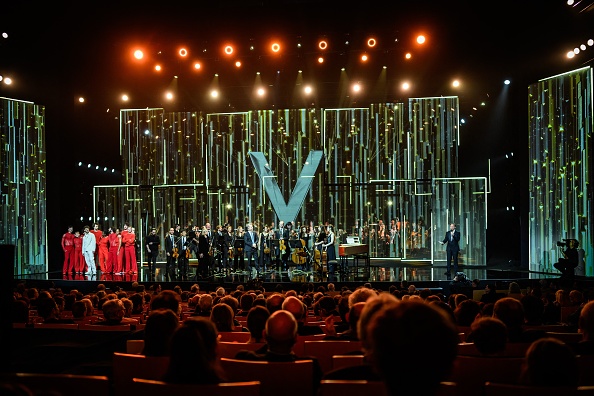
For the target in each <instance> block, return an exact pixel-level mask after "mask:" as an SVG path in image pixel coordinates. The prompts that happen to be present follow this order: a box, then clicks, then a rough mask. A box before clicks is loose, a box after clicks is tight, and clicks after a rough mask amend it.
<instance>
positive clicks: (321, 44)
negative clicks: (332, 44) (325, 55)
mask: <svg viewBox="0 0 594 396" xmlns="http://www.w3.org/2000/svg"><path fill="white" fill-rule="evenodd" d="M318 48H319V49H321V50H325V49H326V48H328V42H326V41H325V40H321V41H320V42H319V43H318Z"/></svg>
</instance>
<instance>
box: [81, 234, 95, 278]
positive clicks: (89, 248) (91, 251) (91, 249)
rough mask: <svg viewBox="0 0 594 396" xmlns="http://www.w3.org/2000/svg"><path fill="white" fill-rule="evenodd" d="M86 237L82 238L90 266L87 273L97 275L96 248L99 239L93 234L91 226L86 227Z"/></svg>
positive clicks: (85, 255)
mask: <svg viewBox="0 0 594 396" xmlns="http://www.w3.org/2000/svg"><path fill="white" fill-rule="evenodd" d="M84 233H85V235H84V237H83V240H82V253H83V256H84V257H85V261H86V262H87V266H88V267H89V269H88V272H87V273H86V274H87V275H91V276H93V275H95V250H96V248H97V239H96V238H95V235H93V234H91V232H90V230H89V226H85V228H84Z"/></svg>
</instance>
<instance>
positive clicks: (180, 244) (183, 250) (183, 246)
mask: <svg viewBox="0 0 594 396" xmlns="http://www.w3.org/2000/svg"><path fill="white" fill-rule="evenodd" d="M189 245H190V238H188V237H187V235H186V230H182V231H181V235H180V237H179V240H178V241H177V251H178V253H179V257H178V258H177V268H178V270H179V279H180V280H188V279H187V275H188V253H190V255H191V251H190V250H189V249H190V246H189Z"/></svg>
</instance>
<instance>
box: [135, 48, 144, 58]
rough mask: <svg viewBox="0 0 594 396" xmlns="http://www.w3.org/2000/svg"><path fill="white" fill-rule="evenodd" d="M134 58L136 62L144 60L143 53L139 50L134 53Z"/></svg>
mask: <svg viewBox="0 0 594 396" xmlns="http://www.w3.org/2000/svg"><path fill="white" fill-rule="evenodd" d="M134 57H135V58H136V59H138V60H140V59H142V58H144V53H143V52H142V51H141V50H136V51H134Z"/></svg>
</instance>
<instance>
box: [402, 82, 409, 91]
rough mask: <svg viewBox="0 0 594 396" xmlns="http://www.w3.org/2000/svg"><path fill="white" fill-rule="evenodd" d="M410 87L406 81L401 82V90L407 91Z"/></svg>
mask: <svg viewBox="0 0 594 396" xmlns="http://www.w3.org/2000/svg"><path fill="white" fill-rule="evenodd" d="M409 89H410V84H409V83H408V82H403V83H402V90H403V91H408V90H409Z"/></svg>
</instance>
